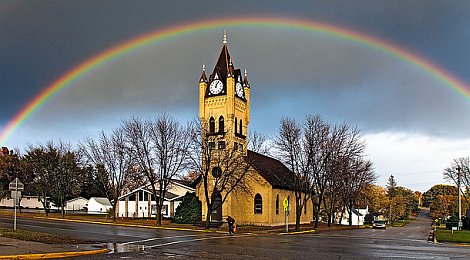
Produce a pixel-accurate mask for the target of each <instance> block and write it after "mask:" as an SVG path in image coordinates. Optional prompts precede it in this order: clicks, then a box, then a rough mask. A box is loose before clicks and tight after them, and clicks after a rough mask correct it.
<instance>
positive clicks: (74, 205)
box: [65, 197, 88, 211]
mask: <svg viewBox="0 0 470 260" xmlns="http://www.w3.org/2000/svg"><path fill="white" fill-rule="evenodd" d="M87 204H88V200H87V199H85V198H83V197H77V198H74V199H70V200H67V201H66V202H65V210H67V211H83V210H85V208H86V206H87Z"/></svg>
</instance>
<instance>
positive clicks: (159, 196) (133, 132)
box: [123, 114, 190, 226]
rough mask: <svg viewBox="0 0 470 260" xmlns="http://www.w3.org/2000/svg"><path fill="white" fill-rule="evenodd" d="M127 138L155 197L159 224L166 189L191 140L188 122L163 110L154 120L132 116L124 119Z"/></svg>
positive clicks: (181, 166) (183, 164)
mask: <svg viewBox="0 0 470 260" xmlns="http://www.w3.org/2000/svg"><path fill="white" fill-rule="evenodd" d="M123 127H124V129H125V131H126V135H127V142H128V143H129V144H130V147H131V149H132V152H133V154H134V156H135V158H136V159H137V162H138V164H139V167H140V170H141V171H142V172H143V174H144V175H145V177H146V180H147V183H148V184H149V185H150V186H151V189H152V194H153V195H154V197H155V198H156V202H157V205H156V208H157V212H156V215H157V225H158V226H160V225H161V221H162V208H163V202H164V199H165V195H166V192H167V191H168V188H169V187H170V185H171V183H172V181H173V180H175V179H176V178H177V177H179V175H181V173H182V171H183V170H184V169H185V168H186V166H187V165H186V162H187V157H188V147H189V144H190V138H189V136H190V135H189V126H188V127H183V126H182V125H181V124H180V123H179V122H178V121H176V120H175V119H173V118H172V117H171V116H169V115H166V114H160V115H159V116H158V117H157V118H156V119H155V121H145V122H144V121H142V120H141V119H139V118H136V117H133V118H131V119H130V120H125V121H123Z"/></svg>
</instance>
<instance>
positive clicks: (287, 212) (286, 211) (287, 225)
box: [282, 198, 289, 233]
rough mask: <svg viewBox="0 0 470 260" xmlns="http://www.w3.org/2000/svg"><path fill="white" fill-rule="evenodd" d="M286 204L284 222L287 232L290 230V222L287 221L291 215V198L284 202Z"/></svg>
mask: <svg viewBox="0 0 470 260" xmlns="http://www.w3.org/2000/svg"><path fill="white" fill-rule="evenodd" d="M282 204H283V206H284V224H285V226H286V233H287V232H289V222H288V221H287V216H289V200H288V199H287V198H285V199H284V201H283V202H282Z"/></svg>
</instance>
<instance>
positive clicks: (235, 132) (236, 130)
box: [235, 117, 238, 134]
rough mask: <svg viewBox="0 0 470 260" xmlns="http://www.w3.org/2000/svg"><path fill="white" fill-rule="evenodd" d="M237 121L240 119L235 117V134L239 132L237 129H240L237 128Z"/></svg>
mask: <svg viewBox="0 0 470 260" xmlns="http://www.w3.org/2000/svg"><path fill="white" fill-rule="evenodd" d="M237 121H238V119H237V118H236V117H235V134H237V131H238V129H237V125H238V122H237Z"/></svg>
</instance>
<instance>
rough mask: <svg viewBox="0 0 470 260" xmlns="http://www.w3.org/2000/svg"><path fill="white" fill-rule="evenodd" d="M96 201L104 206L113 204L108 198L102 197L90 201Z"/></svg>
mask: <svg viewBox="0 0 470 260" xmlns="http://www.w3.org/2000/svg"><path fill="white" fill-rule="evenodd" d="M92 199H93V200H95V201H96V202H98V203H99V204H101V205H103V206H111V203H110V202H109V200H108V199H107V198H102V197H91V198H90V200H92ZM90 200H89V201H88V203H89V202H90Z"/></svg>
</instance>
